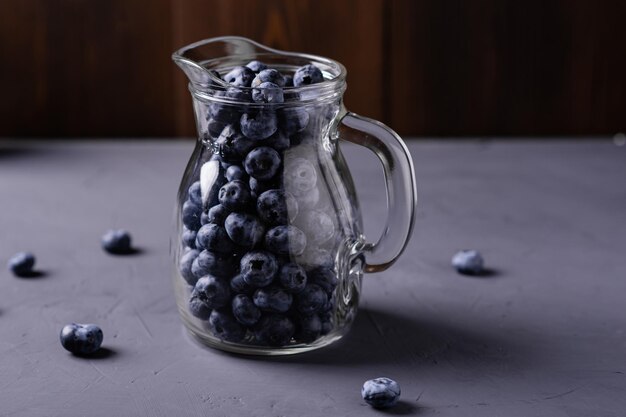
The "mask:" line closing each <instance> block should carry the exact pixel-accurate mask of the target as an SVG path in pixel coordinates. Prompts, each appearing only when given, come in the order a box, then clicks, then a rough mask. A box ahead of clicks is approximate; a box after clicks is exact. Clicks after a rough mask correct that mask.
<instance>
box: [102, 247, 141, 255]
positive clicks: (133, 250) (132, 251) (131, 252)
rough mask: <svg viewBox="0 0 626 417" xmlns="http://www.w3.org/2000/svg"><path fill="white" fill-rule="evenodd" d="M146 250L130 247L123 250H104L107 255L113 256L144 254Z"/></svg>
mask: <svg viewBox="0 0 626 417" xmlns="http://www.w3.org/2000/svg"><path fill="white" fill-rule="evenodd" d="M145 252H146V251H145V249H142V248H130V249H127V250H123V251H111V250H109V251H106V253H108V254H109V255H113V256H132V255H141V254H144V253H145Z"/></svg>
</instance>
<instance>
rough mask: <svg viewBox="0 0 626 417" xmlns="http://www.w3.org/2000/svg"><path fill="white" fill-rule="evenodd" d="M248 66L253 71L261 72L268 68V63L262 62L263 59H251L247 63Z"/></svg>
mask: <svg viewBox="0 0 626 417" xmlns="http://www.w3.org/2000/svg"><path fill="white" fill-rule="evenodd" d="M246 67H248V68H250V69H251V70H252V71H253V72H255V73H257V74H258V73H259V72H261V71H263V70H264V69H266V68H267V65H265V64H264V63H262V62H261V61H256V60H255V61H250V62H248V63H247V64H246Z"/></svg>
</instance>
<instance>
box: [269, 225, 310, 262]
mask: <svg viewBox="0 0 626 417" xmlns="http://www.w3.org/2000/svg"><path fill="white" fill-rule="evenodd" d="M265 247H266V248H267V249H268V250H270V251H272V252H274V253H275V254H277V255H296V256H298V255H301V254H302V252H304V248H305V247H306V236H305V234H304V232H302V230H300V229H298V228H297V227H296V226H276V227H274V228H272V229H270V230H268V231H267V233H266V234H265Z"/></svg>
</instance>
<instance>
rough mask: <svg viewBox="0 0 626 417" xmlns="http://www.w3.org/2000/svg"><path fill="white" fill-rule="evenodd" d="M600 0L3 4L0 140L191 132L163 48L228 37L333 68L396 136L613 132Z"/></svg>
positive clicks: (623, 44) (607, 19) (353, 99)
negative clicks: (322, 59) (311, 57)
mask: <svg viewBox="0 0 626 417" xmlns="http://www.w3.org/2000/svg"><path fill="white" fill-rule="evenodd" d="M624 21H626V3H625V2H619V1H613V0H598V1H593V2H592V1H588V0H571V1H566V0H547V1H541V0H529V1H524V2H519V1H514V0H500V1H498V0H476V1H471V2H468V1H463V0H394V1H384V0H372V1H368V2H362V1H361V2H360V1H357V0H347V1H336V0H318V1H314V0H299V1H289V0H268V1H263V2H261V1H254V0H240V1H237V2H233V1H228V0H151V1H147V0H135V1H123V0H108V1H106V0H91V1H83V0H56V1H46V0H5V1H2V2H0V53H1V54H2V55H1V56H2V57H3V64H2V65H0V80H1V81H2V83H3V96H2V97H3V99H2V100H1V101H0V137H3V136H16V137H22V136H43V137H54V136H65V137H67V136H96V137H97V136H119V137H124V136H126V137H127V136H172V135H175V136H190V135H191V136H195V131H194V129H195V128H194V126H195V124H194V122H193V116H192V111H191V103H190V101H191V98H190V96H189V93H188V91H187V88H186V80H185V79H184V76H183V74H182V73H181V72H180V71H179V70H178V69H177V68H176V67H175V65H174V64H173V63H172V62H171V60H170V55H171V52H172V51H173V50H174V49H176V48H179V47H181V46H183V45H185V44H188V43H190V42H193V41H197V40H200V39H203V38H208V37H213V36H223V35H229V34H232V35H242V36H247V37H250V38H253V39H255V40H257V41H259V42H261V43H265V44H267V45H270V46H273V47H276V48H280V49H287V50H294V51H307V52H310V53H314V54H319V55H324V56H329V57H331V58H334V59H337V60H339V61H341V62H342V63H343V64H345V66H346V67H347V68H348V85H349V87H348V91H347V93H346V104H347V106H348V108H349V109H350V110H352V111H355V112H357V113H360V114H362V115H365V116H369V117H373V118H375V119H379V120H381V121H383V122H385V123H387V124H389V125H390V126H392V127H393V128H394V129H396V130H397V131H398V132H400V133H401V134H415V135H435V136H450V135H494V134H504V135H522V134H549V135H565V134H575V135H590V134H613V133H616V132H618V131H626V79H625V77H624V76H623V74H624V72H625V69H626V31H625V30H623V27H622V26H623V22H624Z"/></svg>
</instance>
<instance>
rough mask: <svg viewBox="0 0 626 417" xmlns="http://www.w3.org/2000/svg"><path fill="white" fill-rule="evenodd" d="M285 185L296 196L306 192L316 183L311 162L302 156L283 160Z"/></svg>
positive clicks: (315, 175) (315, 174)
mask: <svg viewBox="0 0 626 417" xmlns="http://www.w3.org/2000/svg"><path fill="white" fill-rule="evenodd" d="M284 171H285V175H284V181H285V187H286V188H287V191H289V192H291V193H292V194H294V195H296V196H298V195H302V194H305V193H307V192H308V191H310V190H311V189H312V188H313V187H315V184H317V173H316V172H315V167H314V166H313V164H312V163H311V162H309V161H308V160H307V159H304V158H293V159H287V160H285V169H284Z"/></svg>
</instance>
